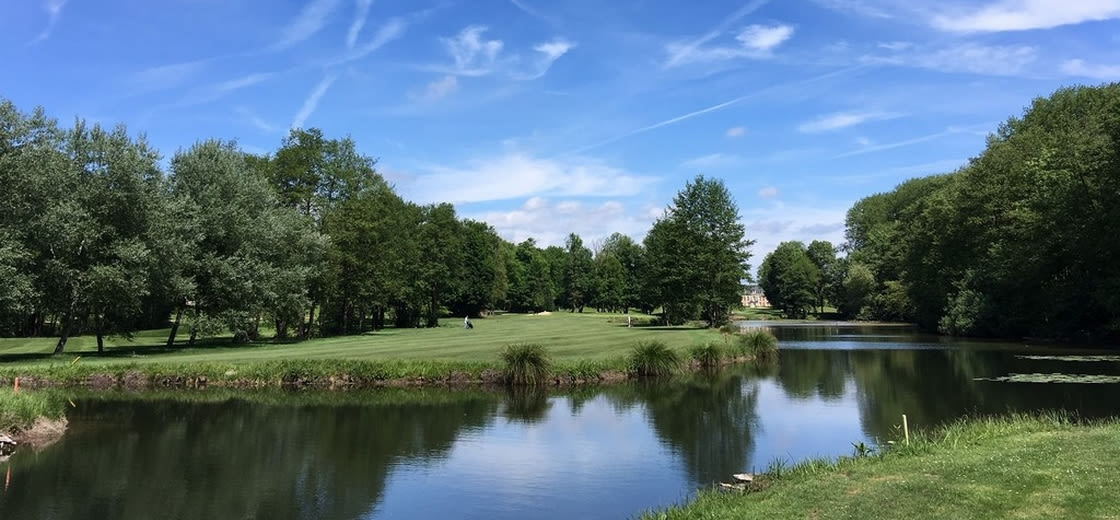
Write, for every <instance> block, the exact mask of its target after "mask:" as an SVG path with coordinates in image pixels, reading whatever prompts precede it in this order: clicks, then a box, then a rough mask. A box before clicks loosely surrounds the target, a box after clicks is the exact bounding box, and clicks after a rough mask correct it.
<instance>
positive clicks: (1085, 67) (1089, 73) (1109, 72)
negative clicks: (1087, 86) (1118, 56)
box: [1061, 60, 1120, 81]
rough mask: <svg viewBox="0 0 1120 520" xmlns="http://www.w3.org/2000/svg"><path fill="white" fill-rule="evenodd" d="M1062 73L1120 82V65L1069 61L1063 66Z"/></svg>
mask: <svg viewBox="0 0 1120 520" xmlns="http://www.w3.org/2000/svg"><path fill="white" fill-rule="evenodd" d="M1061 70H1062V73H1064V74H1067V75H1069V76H1080V77H1083V78H1093V79H1099V80H1102V81H1116V80H1120V65H1093V64H1089V63H1085V62H1084V61H1082V60H1069V61H1067V62H1065V63H1063V64H1062V69H1061Z"/></svg>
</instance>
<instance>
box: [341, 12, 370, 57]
mask: <svg viewBox="0 0 1120 520" xmlns="http://www.w3.org/2000/svg"><path fill="white" fill-rule="evenodd" d="M371 5H373V0H357V1H356V3H355V6H354V21H353V22H350V30H349V31H346V48H347V49H353V48H354V45H357V43H358V35H360V34H361V32H362V27H365V25H366V18H368V17H369V8H370V6H371Z"/></svg>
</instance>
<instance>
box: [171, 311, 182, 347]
mask: <svg viewBox="0 0 1120 520" xmlns="http://www.w3.org/2000/svg"><path fill="white" fill-rule="evenodd" d="M182 319H183V308H182V307H179V308H178V309H176V310H175V321H173V322H171V333H170V334H168V335H167V348H171V347H174V346H175V335H177V334H179V322H180V321H181V320H182Z"/></svg>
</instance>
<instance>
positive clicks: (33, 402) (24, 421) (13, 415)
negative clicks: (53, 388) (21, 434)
mask: <svg viewBox="0 0 1120 520" xmlns="http://www.w3.org/2000/svg"><path fill="white" fill-rule="evenodd" d="M64 406H65V401H64V400H63V399H62V398H61V397H59V396H58V395H56V394H54V393H52V392H49V391H34V392H32V391H26V390H23V391H20V392H19V393H18V394H17V393H14V392H13V391H12V389H11V388H6V389H4V390H0V432H11V431H13V430H20V429H23V428H26V427H28V426H30V425H31V423H33V422H35V419H36V418H38V417H48V418H51V419H55V418H58V417H61V416H62V414H63V413H65V408H64Z"/></svg>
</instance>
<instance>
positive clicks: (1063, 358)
mask: <svg viewBox="0 0 1120 520" xmlns="http://www.w3.org/2000/svg"><path fill="white" fill-rule="evenodd" d="M1015 357H1017V358H1019V359H1032V360H1038V361H1085V362H1102V361H1120V356H1015Z"/></svg>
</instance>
